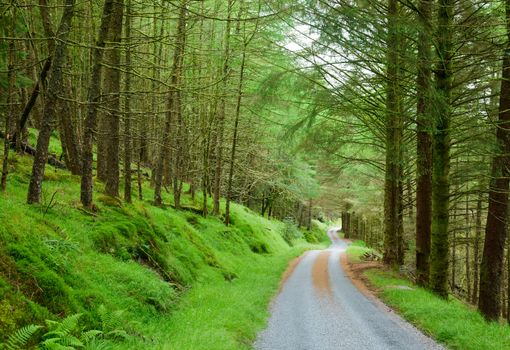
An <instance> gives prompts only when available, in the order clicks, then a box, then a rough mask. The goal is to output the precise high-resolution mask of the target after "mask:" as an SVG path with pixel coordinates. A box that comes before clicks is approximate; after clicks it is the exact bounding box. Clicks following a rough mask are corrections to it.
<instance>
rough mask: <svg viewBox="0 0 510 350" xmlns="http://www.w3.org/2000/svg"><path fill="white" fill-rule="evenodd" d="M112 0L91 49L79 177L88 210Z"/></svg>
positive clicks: (105, 4)
mask: <svg viewBox="0 0 510 350" xmlns="http://www.w3.org/2000/svg"><path fill="white" fill-rule="evenodd" d="M113 3H114V0H105V3H104V6H103V14H102V17H101V26H100V28H99V35H98V38H97V42H96V45H95V47H94V49H93V59H92V60H93V62H94V64H93V67H92V77H91V79H90V84H89V87H88V92H87V101H88V103H89V105H88V108H87V116H86V119H85V126H84V135H83V154H82V156H83V173H82V176H81V194H80V199H81V203H82V204H83V206H84V207H86V208H88V209H92V208H93V202H92V201H93V186H94V182H93V175H92V165H93V149H92V148H93V144H94V133H95V131H96V124H97V110H98V107H99V102H100V98H101V76H102V64H103V54H104V47H105V39H106V37H107V35H108V28H109V27H110V20H111V16H112V9H113Z"/></svg>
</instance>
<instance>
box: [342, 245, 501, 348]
mask: <svg viewBox="0 0 510 350" xmlns="http://www.w3.org/2000/svg"><path fill="white" fill-rule="evenodd" d="M367 251H368V252H370V251H371V249H370V248H367V247H366V245H365V244H364V242H362V241H358V242H355V243H354V244H353V245H351V246H349V248H348V249H347V253H348V254H349V259H350V260H351V261H352V262H357V261H360V260H362V259H363V254H364V253H365V252H367ZM364 275H365V276H366V277H367V278H368V280H369V281H370V283H371V284H373V285H374V286H375V287H377V288H378V289H379V290H380V293H379V294H378V295H379V297H380V298H381V299H382V300H383V301H384V302H385V303H386V304H388V305H389V306H390V307H392V308H393V309H395V310H396V311H397V312H398V313H399V314H400V315H402V316H403V317H404V318H405V319H406V320H408V321H409V322H411V323H413V324H414V325H415V326H417V327H418V328H420V329H421V330H422V331H423V332H425V333H426V334H428V335H430V336H431V337H432V338H434V339H436V340H437V341H439V342H441V343H442V344H444V345H446V346H447V347H448V348H449V349H458V350H480V349H487V350H503V349H510V327H509V326H508V325H503V324H499V323H494V322H493V323H488V322H486V321H485V320H484V318H483V317H482V315H481V314H480V313H479V312H478V311H477V310H476V309H475V308H474V307H473V306H471V305H468V304H466V303H464V302H462V301H460V300H459V299H457V298H455V297H453V296H450V297H449V299H448V300H444V299H442V298H439V297H437V296H436V295H434V294H433V293H432V292H430V291H428V290H426V289H424V288H421V287H418V286H417V285H415V284H414V283H412V282H411V281H409V280H408V279H406V278H403V277H402V276H401V275H400V274H399V273H398V272H396V271H389V270H381V269H370V270H367V271H365V273H364ZM401 286H405V287H408V288H399V287H401Z"/></svg>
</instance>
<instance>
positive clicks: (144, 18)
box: [0, 0, 317, 226]
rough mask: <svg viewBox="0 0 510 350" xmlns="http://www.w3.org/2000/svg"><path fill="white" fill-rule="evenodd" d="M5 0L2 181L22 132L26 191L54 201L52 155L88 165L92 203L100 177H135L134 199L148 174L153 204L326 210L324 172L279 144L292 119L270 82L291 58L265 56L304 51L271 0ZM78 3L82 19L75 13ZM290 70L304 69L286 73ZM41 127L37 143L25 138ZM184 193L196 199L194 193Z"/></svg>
mask: <svg viewBox="0 0 510 350" xmlns="http://www.w3.org/2000/svg"><path fill="white" fill-rule="evenodd" d="M89 5H90V6H89ZM0 6H2V10H5V9H7V8H8V12H5V13H9V16H6V17H5V18H4V17H2V24H6V25H5V26H2V30H3V31H2V33H1V34H0V36H1V38H0V44H1V45H0V51H2V53H4V54H5V55H0V66H1V69H0V73H2V72H6V73H7V76H6V78H5V79H4V76H3V75H0V89H1V90H2V94H1V97H0V98H1V99H0V102H1V103H2V105H5V106H7V107H8V108H7V109H4V110H3V111H2V117H3V119H2V120H5V124H3V125H5V128H4V126H3V127H2V133H1V134H0V136H3V137H4V139H5V140H7V141H6V142H4V145H5V149H4V156H3V159H2V160H3V162H2V168H3V172H2V188H5V187H8V183H7V174H8V170H9V168H10V167H12V166H13V163H12V162H10V161H9V154H8V153H9V148H14V147H15V146H16V145H17V144H21V145H24V146H22V147H21V146H20V145H18V147H17V149H18V152H19V153H23V152H29V153H31V154H33V155H34V164H33V170H32V175H31V181H30V185H29V192H28V195H27V202H28V203H41V202H44V201H45V196H44V188H43V183H44V178H45V177H44V170H45V167H46V162H47V161H48V160H49V161H50V162H51V163H53V164H58V165H59V166H60V167H67V169H68V170H70V171H71V172H72V173H73V174H75V175H79V176H80V177H81V188H80V201H81V204H82V205H83V207H84V208H85V209H87V210H90V211H94V210H96V209H97V206H96V205H95V203H94V193H96V192H97V191H99V192H102V193H104V195H106V196H110V197H119V196H120V194H121V191H123V197H124V200H125V202H127V203H130V202H131V201H132V198H133V192H134V190H133V188H132V185H133V181H136V190H137V192H138V193H137V197H138V198H139V199H144V198H145V197H146V194H144V188H145V187H144V184H150V186H152V187H153V189H154V193H153V198H154V200H153V202H154V204H156V205H158V206H164V205H165V204H166V205H171V206H173V207H175V208H176V209H179V208H181V207H183V206H186V207H187V209H190V207H191V208H192V209H193V210H200V211H202V213H203V215H204V216H205V215H208V214H209V213H211V212H212V213H213V214H214V215H217V216H218V217H221V219H223V220H224V221H225V223H226V224H229V223H230V222H231V220H233V218H232V202H242V203H244V204H246V205H248V206H250V207H252V208H253V209H256V210H257V211H259V210H260V208H261V207H264V215H266V216H270V217H278V218H282V219H283V218H286V217H289V216H291V217H294V218H295V222H299V223H300V224H301V225H302V226H305V225H306V224H307V222H308V221H309V219H311V217H312V216H313V215H314V213H313V210H312V208H311V207H310V203H311V202H310V196H312V197H314V196H315V195H316V193H317V179H316V174H315V172H313V171H309V170H310V168H309V166H308V165H307V162H306V161H305V160H304V159H303V158H302V157H301V155H297V154H298V153H299V152H300V151H299V150H298V149H297V147H295V145H289V147H288V149H287V150H285V151H282V149H280V146H278V147H276V146H275V145H277V144H278V145H282V144H284V142H283V141H282V140H281V139H282V135H283V134H284V132H285V130H286V129H285V127H284V126H285V125H284V124H285V123H286V122H283V123H279V124H277V123H274V121H273V120H272V119H273V118H275V116H273V109H272V107H271V106H272V105H277V104H278V103H279V102H280V101H276V100H271V99H266V95H265V89H266V88H267V85H266V84H265V82H266V81H267V79H271V76H272V75H273V74H279V68H278V67H277V66H275V65H273V64H267V62H266V61H267V60H269V61H271V60H272V61H274V62H278V64H279V65H283V66H290V65H293V64H294V62H295V60H294V58H292V57H290V55H288V53H287V52H286V51H285V50H281V48H279V46H278V45H279V44H278V43H279V42H280V41H281V40H282V39H281V35H280V33H281V30H280V29H279V27H278V26H279V24H278V19H277V18H276V17H274V16H271V15H268V14H270V13H272V12H273V11H276V10H275V9H273V8H271V6H272V4H266V3H264V2H262V1H260V2H244V1H228V2H224V1H220V0H206V1H202V2H194V1H189V0H179V1H178V2H171V3H167V2H162V3H157V2H156V3H154V4H151V5H150V6H146V4H142V3H140V2H133V1H129V0H126V1H110V0H104V1H102V2H99V3H93V4H88V3H87V4H85V3H75V2H74V1H71V0H68V1H66V2H65V6H59V5H57V4H53V3H47V2H46V1H43V0H41V1H40V2H39V3H38V4H37V5H35V4H28V5H26V6H25V5H23V6H19V5H18V4H17V3H12V4H4V5H0ZM71 8H72V11H71ZM3 13H4V12H3ZM11 14H12V18H11V17H10V16H11ZM73 15H74V17H77V18H79V21H75V23H74V25H73V26H71V19H72V17H73ZM57 17H58V18H60V17H61V18H62V21H61V24H60V27H59V28H58V30H56V31H55V30H54V29H53V23H52V19H53V18H57ZM4 22H5V23H4ZM4 57H5V60H4ZM26 72H29V73H30V74H28V73H26ZM28 77H30V79H29V78H28ZM291 77H292V78H294V79H301V78H298V77H299V76H298V75H296V74H289V76H288V77H286V78H285V79H290V78H291ZM4 82H5V84H4ZM22 83H23V84H22ZM278 88H279V87H278ZM4 90H5V92H7V93H6V94H3V92H4ZM292 93H293V92H292V91H291V90H290V89H287V90H285V91H284V92H283V94H285V95H286V96H291V94H292ZM20 106H21V107H22V108H20ZM276 108H279V109H282V110H283V111H284V113H283V115H280V116H279V117H278V119H279V121H280V122H282V121H284V120H285V119H286V118H287V119H290V118H291V117H292V116H293V113H295V112H296V110H293V111H290V110H285V109H288V108H287V107H285V108H282V107H281V105H279V106H278V107H276ZM6 111H8V113H6ZM34 133H35V134H36V138H37V145H35V146H36V147H35V149H34V147H32V146H31V145H30V139H27V135H30V137H33V136H32V135H33V134H34ZM55 141H57V142H59V145H57V143H56V142H55ZM282 147H283V148H287V146H282ZM56 149H57V150H58V151H59V152H60V153H59V154H51V152H55V150H56ZM289 158H295V161H293V162H290V163H289V162H287V159H289ZM282 163H284V164H285V165H282ZM287 163H288V164H287ZM133 166H134V167H136V169H132V167H133ZM302 170H303V171H302ZM306 187H308V188H309V189H311V190H310V191H305V190H304V188H306ZM183 193H187V194H189V195H190V198H191V202H188V201H187V200H186V202H185V203H183V202H182V200H181V198H182V195H183ZM310 193H313V195H311V194H310ZM222 197H223V198H225V201H223V200H221V198H222Z"/></svg>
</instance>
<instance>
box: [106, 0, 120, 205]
mask: <svg viewBox="0 0 510 350" xmlns="http://www.w3.org/2000/svg"><path fill="white" fill-rule="evenodd" d="M123 15H124V0H116V1H115V3H114V5H113V9H112V20H111V22H110V32H109V35H108V41H109V43H108V44H109V46H110V47H109V48H108V49H107V50H106V61H107V63H108V64H109V67H108V68H107V69H106V72H105V83H106V84H105V95H106V96H107V97H106V101H105V102H106V105H107V106H108V112H107V123H106V125H107V129H106V130H101V132H105V133H106V134H107V135H108V136H107V142H106V145H107V149H106V151H107V153H106V173H107V177H106V186H105V192H106V194H107V195H109V196H112V197H118V196H119V181H120V179H119V153H120V152H119V144H120V137H119V129H120V76H121V72H120V69H121V63H120V56H121V48H120V45H121V40H122V19H123V17H124V16H123Z"/></svg>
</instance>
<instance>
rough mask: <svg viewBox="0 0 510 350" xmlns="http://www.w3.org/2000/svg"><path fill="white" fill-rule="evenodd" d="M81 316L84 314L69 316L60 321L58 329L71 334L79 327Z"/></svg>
mask: <svg viewBox="0 0 510 350" xmlns="http://www.w3.org/2000/svg"><path fill="white" fill-rule="evenodd" d="M81 316H82V314H74V315H70V316H67V317H66V318H64V319H63V320H62V322H60V325H58V327H57V329H56V330H57V331H59V332H62V333H64V334H70V333H71V332H73V331H74V330H76V328H77V327H78V322H79V321H80V317H81Z"/></svg>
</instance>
